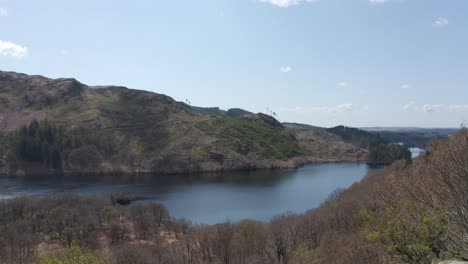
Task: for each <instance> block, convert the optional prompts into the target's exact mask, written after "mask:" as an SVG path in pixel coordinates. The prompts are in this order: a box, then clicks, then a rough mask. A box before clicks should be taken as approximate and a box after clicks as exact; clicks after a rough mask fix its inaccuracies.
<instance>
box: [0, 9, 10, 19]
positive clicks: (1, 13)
mask: <svg viewBox="0 0 468 264" xmlns="http://www.w3.org/2000/svg"><path fill="white" fill-rule="evenodd" d="M6 16H8V10H6V8H3V7H0V17H6Z"/></svg>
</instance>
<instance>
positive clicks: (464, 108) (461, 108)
mask: <svg viewBox="0 0 468 264" xmlns="http://www.w3.org/2000/svg"><path fill="white" fill-rule="evenodd" d="M447 108H448V109H449V110H450V111H467V110H468V104H462V105H449V106H448V107H447Z"/></svg>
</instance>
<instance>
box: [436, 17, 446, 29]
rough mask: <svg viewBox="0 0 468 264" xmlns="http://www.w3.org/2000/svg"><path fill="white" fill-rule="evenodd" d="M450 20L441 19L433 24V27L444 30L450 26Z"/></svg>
mask: <svg viewBox="0 0 468 264" xmlns="http://www.w3.org/2000/svg"><path fill="white" fill-rule="evenodd" d="M448 24H449V20H448V19H447V18H445V17H439V18H438V19H437V20H436V21H434V22H432V27H435V28H442V27H445V26H448Z"/></svg>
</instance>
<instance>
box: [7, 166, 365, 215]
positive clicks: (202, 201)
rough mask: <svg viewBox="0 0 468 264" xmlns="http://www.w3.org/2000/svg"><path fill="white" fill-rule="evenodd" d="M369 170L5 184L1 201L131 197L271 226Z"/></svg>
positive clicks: (37, 178) (328, 168)
mask: <svg viewBox="0 0 468 264" xmlns="http://www.w3.org/2000/svg"><path fill="white" fill-rule="evenodd" d="M373 169H374V168H371V167H369V166H367V165H365V164H355V163H341V164H315V165H308V166H305V167H303V168H299V169H296V170H274V171H253V172H230V173H212V174H198V175H165V176H164V175H108V176H100V175H87V176H83V175H82V176H64V177H50V176H47V177H40V176H35V177H21V178H0V199H1V198H2V197H3V198H8V197H14V196H18V195H36V196H46V195H52V194H55V193H59V192H74V193H78V194H83V195H110V194H111V193H124V192H125V193H130V194H132V195H134V196H136V197H140V198H141V200H139V201H137V203H144V202H148V201H157V202H161V203H163V204H165V205H166V206H167V207H168V208H169V210H170V211H171V214H172V215H173V216H175V217H184V218H188V219H190V220H192V221H193V222H198V223H216V222H220V221H224V220H226V219H227V218H229V219H231V220H232V221H237V220H240V219H244V218H250V219H257V220H265V221H267V220H270V219H271V218H272V217H273V216H274V215H277V214H280V213H284V212H287V211H293V212H297V213H301V212H304V211H306V210H308V209H311V208H314V207H317V206H319V205H320V204H321V203H322V202H323V201H324V200H325V199H326V198H327V197H328V195H329V194H330V193H331V192H332V191H333V190H335V189H337V188H346V187H349V186H350V185H351V184H352V183H354V182H356V181H359V180H360V179H362V178H363V177H364V176H365V175H366V174H367V173H368V171H370V170H373Z"/></svg>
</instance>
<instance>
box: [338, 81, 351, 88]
mask: <svg viewBox="0 0 468 264" xmlns="http://www.w3.org/2000/svg"><path fill="white" fill-rule="evenodd" d="M338 86H340V87H343V88H347V87H349V82H345V81H343V82H339V83H338Z"/></svg>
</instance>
